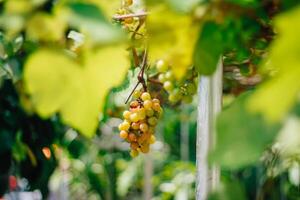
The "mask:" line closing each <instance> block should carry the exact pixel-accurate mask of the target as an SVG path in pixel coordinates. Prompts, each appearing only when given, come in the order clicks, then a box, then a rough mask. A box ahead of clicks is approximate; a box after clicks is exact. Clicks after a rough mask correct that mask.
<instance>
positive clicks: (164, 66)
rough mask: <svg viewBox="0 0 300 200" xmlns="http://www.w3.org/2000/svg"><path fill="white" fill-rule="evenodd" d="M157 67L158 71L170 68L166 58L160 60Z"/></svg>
mask: <svg viewBox="0 0 300 200" xmlns="http://www.w3.org/2000/svg"><path fill="white" fill-rule="evenodd" d="M156 68H157V71H158V72H166V71H167V70H168V65H167V63H166V62H165V61H164V60H159V61H157V63H156Z"/></svg>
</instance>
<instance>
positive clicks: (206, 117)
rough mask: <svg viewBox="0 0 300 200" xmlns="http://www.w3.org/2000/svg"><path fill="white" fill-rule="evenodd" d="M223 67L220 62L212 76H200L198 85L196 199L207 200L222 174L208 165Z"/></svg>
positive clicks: (216, 168) (215, 167)
mask: <svg viewBox="0 0 300 200" xmlns="http://www.w3.org/2000/svg"><path fill="white" fill-rule="evenodd" d="M222 76H223V66H222V61H221V60H220V61H219V63H218V66H217V69H216V71H215V73H214V74H213V75H212V76H200V79H199V85H198V119H197V143H196V145H197V146H196V151H197V152H196V165H197V177H196V199H197V200H206V199H207V196H208V193H209V192H210V191H212V190H214V189H216V188H217V186H218V184H219V176H220V174H219V173H220V172H219V169H218V167H217V166H212V167H210V166H209V165H208V160H207V158H208V152H209V150H210V149H212V148H214V145H215V142H216V137H215V120H216V116H217V114H218V113H219V112H220V111H221V106H222Z"/></svg>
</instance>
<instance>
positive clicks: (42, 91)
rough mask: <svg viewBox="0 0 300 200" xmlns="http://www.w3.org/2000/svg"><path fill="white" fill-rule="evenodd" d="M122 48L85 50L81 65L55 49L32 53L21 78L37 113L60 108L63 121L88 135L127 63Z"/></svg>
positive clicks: (48, 114) (43, 113)
mask: <svg viewBox="0 0 300 200" xmlns="http://www.w3.org/2000/svg"><path fill="white" fill-rule="evenodd" d="M124 49H125V48H124V46H122V45H120V46H114V47H106V48H101V49H98V50H97V51H96V52H93V53H92V52H88V53H87V55H86V60H85V62H84V63H83V64H82V66H81V65H79V64H77V63H76V62H74V61H73V60H71V59H70V58H68V57H67V56H66V55H64V53H63V52H60V51H57V50H56V51H54V50H50V49H42V50H39V51H37V52H36V53H34V54H33V55H32V56H31V57H30V58H29V59H28V61H27V63H26V66H25V75H24V78H25V83H26V87H27V90H28V92H29V93H30V94H31V97H32V101H33V103H34V106H35V108H36V110H37V112H38V114H39V115H40V116H42V117H44V118H47V117H50V116H51V115H53V114H54V113H56V112H60V114H61V117H62V120H63V121H64V122H65V123H66V124H68V125H71V126H72V127H74V128H76V129H78V130H79V131H80V132H81V133H82V134H84V135H85V136H87V137H91V136H92V135H93V134H94V132H95V130H96V127H97V124H98V115H99V112H100V111H101V109H102V106H103V102H104V98H105V95H106V94H107V92H108V90H109V89H111V88H112V87H113V86H116V85H117V84H119V83H120V81H121V80H122V78H123V77H124V74H125V72H126V70H127V67H128V65H129V63H128V59H127V52H126V51H125V50H124ZM97 64H98V65H97Z"/></svg>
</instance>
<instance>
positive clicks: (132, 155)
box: [130, 150, 139, 158]
mask: <svg viewBox="0 0 300 200" xmlns="http://www.w3.org/2000/svg"><path fill="white" fill-rule="evenodd" d="M138 155H139V152H138V151H137V150H131V151H130V156H131V157H133V158H135V157H137V156H138Z"/></svg>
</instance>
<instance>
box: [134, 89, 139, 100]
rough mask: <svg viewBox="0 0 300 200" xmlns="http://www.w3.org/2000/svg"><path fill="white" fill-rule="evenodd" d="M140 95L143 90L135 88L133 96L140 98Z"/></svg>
mask: <svg viewBox="0 0 300 200" xmlns="http://www.w3.org/2000/svg"><path fill="white" fill-rule="evenodd" d="M140 96H141V91H140V90H135V91H134V92H133V97H134V98H136V99H138V98H140Z"/></svg>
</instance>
